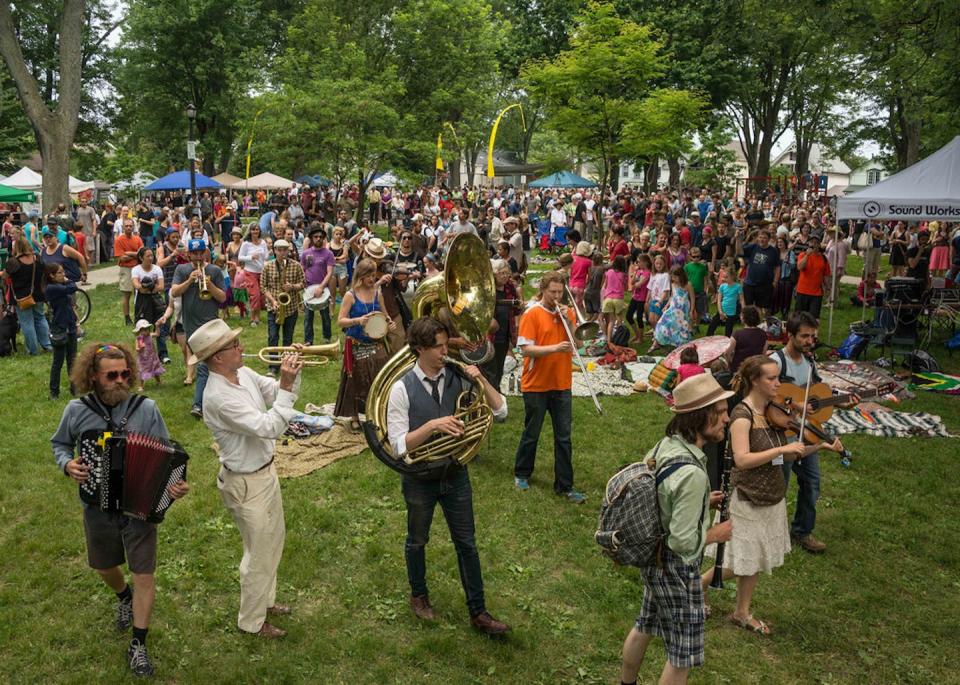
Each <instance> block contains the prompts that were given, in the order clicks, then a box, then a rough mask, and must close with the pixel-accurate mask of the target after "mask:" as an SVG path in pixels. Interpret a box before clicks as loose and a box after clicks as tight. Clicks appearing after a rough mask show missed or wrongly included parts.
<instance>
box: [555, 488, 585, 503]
mask: <svg viewBox="0 0 960 685" xmlns="http://www.w3.org/2000/svg"><path fill="white" fill-rule="evenodd" d="M560 494H561V495H563V496H564V497H566V498H567V501H568V502H573V503H574V504H583V503H584V502H586V501H587V496H586V495H584V494H583V493H582V492H579V491H577V490H569V491H567V492H562V493H560Z"/></svg>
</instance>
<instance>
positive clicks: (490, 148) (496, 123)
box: [487, 102, 527, 178]
mask: <svg viewBox="0 0 960 685" xmlns="http://www.w3.org/2000/svg"><path fill="white" fill-rule="evenodd" d="M514 107H519V108H520V121H521V122H522V123H523V130H524V132H526V130H527V122H526V121H524V119H523V107H522V106H521V105H520V103H519V102H515V103H514V104H512V105H510V106H508V107H504V108H503V110H501V112H500V114H498V115H497V119H496V121H494V122H493V130H492V131H490V143H489V145H488V146H487V178H493V177H494V173H493V143H494V141H495V140H496V139H497V129H498V128H500V120H501V119H503V115H504V114H506V113H507V112H509V111H510V110H511V109H513V108H514Z"/></svg>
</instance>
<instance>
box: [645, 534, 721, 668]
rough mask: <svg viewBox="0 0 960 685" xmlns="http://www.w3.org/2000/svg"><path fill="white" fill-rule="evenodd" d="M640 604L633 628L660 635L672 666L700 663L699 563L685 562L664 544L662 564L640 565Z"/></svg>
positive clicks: (701, 604) (700, 606)
mask: <svg viewBox="0 0 960 685" xmlns="http://www.w3.org/2000/svg"><path fill="white" fill-rule="evenodd" d="M643 584H644V588H643V605H642V607H641V608H640V615H639V616H637V624H636V628H637V631H638V632H640V633H646V634H647V635H655V636H658V637H662V638H663V642H664V644H665V647H666V651H667V660H668V661H669V662H670V663H671V664H673V666H675V667H676V668H690V667H691V666H702V665H703V629H704V622H705V620H706V614H705V613H704V610H703V590H702V588H701V587H700V565H699V564H685V563H683V560H682V559H681V558H680V557H678V556H676V555H675V554H673V553H672V552H671V551H670V550H669V549H667V548H666V546H664V549H663V568H660V567H657V566H652V567H649V568H644V569H643Z"/></svg>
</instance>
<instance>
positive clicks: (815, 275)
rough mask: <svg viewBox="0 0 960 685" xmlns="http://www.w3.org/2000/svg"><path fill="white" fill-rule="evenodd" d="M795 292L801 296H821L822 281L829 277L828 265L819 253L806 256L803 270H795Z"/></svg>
mask: <svg viewBox="0 0 960 685" xmlns="http://www.w3.org/2000/svg"><path fill="white" fill-rule="evenodd" d="M797 273H798V274H799V277H798V278H797V292H798V293H800V294H801V295H813V296H816V295H823V279H825V278H827V277H828V276H829V275H830V263H829V262H827V259H826V257H824V256H823V255H822V254H820V253H819V252H815V253H813V254H811V255H808V256H807V263H806V266H805V267H804V268H803V269H799V268H798V269H797Z"/></svg>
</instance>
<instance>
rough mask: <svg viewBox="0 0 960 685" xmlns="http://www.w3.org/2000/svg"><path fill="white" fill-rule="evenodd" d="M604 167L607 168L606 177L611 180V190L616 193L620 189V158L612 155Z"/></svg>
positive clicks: (606, 160)
mask: <svg viewBox="0 0 960 685" xmlns="http://www.w3.org/2000/svg"><path fill="white" fill-rule="evenodd" d="M604 165H605V166H606V167H607V168H606V170H605V173H604V175H605V176H607V177H608V178H609V179H610V180H609V184H610V188H611V189H613V191H614V192H616V191H617V190H619V189H620V158H619V157H617V156H616V155H611V156H610V157H608V158H607V159H605V160H604Z"/></svg>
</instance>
